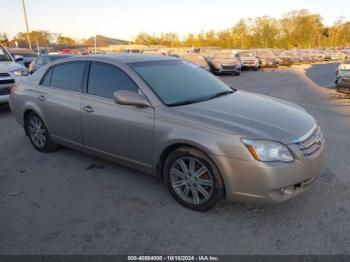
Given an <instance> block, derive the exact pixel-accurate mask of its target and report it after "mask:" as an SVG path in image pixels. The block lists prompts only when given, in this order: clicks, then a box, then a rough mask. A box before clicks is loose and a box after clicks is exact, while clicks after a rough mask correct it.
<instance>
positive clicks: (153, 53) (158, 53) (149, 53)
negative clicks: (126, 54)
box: [142, 50, 167, 56]
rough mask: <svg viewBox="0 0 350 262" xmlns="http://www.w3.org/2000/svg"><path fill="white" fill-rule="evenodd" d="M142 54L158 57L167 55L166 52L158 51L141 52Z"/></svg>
mask: <svg viewBox="0 0 350 262" xmlns="http://www.w3.org/2000/svg"><path fill="white" fill-rule="evenodd" d="M142 54H144V55H160V56H166V55H167V52H164V51H158V50H144V51H142Z"/></svg>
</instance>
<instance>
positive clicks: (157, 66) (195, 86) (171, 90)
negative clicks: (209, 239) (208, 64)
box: [130, 60, 233, 106]
mask: <svg viewBox="0 0 350 262" xmlns="http://www.w3.org/2000/svg"><path fill="white" fill-rule="evenodd" d="M130 66H131V67H132V68H133V69H134V70H135V71H136V73H137V74H138V75H139V76H140V77H141V78H142V79H143V80H144V81H145V82H146V83H147V84H148V85H149V86H150V88H152V90H153V91H154V92H155V93H156V95H157V96H158V97H159V98H160V99H161V100H162V102H163V103H164V104H166V105H167V106H176V105H184V104H191V103H196V102H200V101H205V100H209V99H212V98H215V97H218V96H220V95H226V94H230V93H233V90H232V89H231V88H230V87H228V86H227V85H225V84H224V83H223V82H221V81H220V80H219V79H217V78H216V77H214V76H213V75H211V74H210V73H208V72H207V71H205V70H203V69H201V68H200V67H199V66H197V65H194V64H192V63H189V62H186V61H182V60H175V61H173V60H170V61H154V62H142V63H132V64H130Z"/></svg>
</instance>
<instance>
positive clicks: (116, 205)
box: [0, 64, 350, 254]
mask: <svg viewBox="0 0 350 262" xmlns="http://www.w3.org/2000/svg"><path fill="white" fill-rule="evenodd" d="M335 68H336V64H319V65H312V66H293V67H291V68H280V69H277V70H276V69H266V70H261V71H258V72H243V73H242V75H241V76H240V77H231V76H225V77H222V79H223V80H224V81H225V82H227V83H229V84H230V85H232V86H233V87H236V88H238V89H242V90H248V91H253V92H258V93H262V94H266V95H270V96H274V97H278V98H282V99H285V100H288V101H291V102H294V103H296V104H299V105H301V106H303V107H305V108H306V109H307V110H308V111H309V112H310V113H311V114H313V115H314V116H315V117H316V118H317V119H318V120H319V122H320V124H321V125H322V127H323V129H324V133H325V137H326V141H327V157H326V164H325V166H324V169H323V172H322V174H321V176H320V178H319V180H318V182H317V183H316V184H315V186H314V187H312V189H311V190H310V191H308V192H307V193H305V194H303V195H301V196H300V197H298V198H296V199H293V200H291V201H289V202H287V203H284V204H281V205H277V206H267V207H255V206H251V205H242V204H230V203H226V204H225V205H223V206H220V207H218V208H216V209H215V210H212V211H210V212H207V213H197V212H193V211H191V210H188V209H185V208H183V207H181V206H180V205H178V204H177V203H176V202H175V201H174V200H173V199H172V198H171V196H170V195H169V194H168V192H167V191H166V189H165V188H164V187H163V186H162V185H160V184H159V183H158V182H157V181H156V179H154V178H153V177H149V176H146V175H143V174H140V173H138V172H135V171H131V170H129V169H126V168H123V167H121V166H117V165H114V164H111V163H107V162H104V161H103V160H99V159H96V158H93V157H90V156H88V155H85V154H82V153H78V152H75V151H72V150H69V149H60V150H58V151H56V152H54V153H51V154H41V153H39V152H37V151H35V150H34V149H33V148H32V146H31V145H30V143H29V141H28V139H27V138H26V137H25V135H24V132H23V130H22V129H21V128H20V127H19V126H18V125H17V123H16V122H15V121H14V119H13V118H12V117H11V114H10V111H9V109H8V108H7V107H5V106H1V107H0V254H145V253H146V254H198V253H201V254H349V253H350V249H349V246H350V223H349V217H350V201H349V195H350V178H349V175H350V174H349V171H350V161H349V155H348V152H349V149H348V146H349V144H350V143H349V128H350V118H349V116H350V100H346V99H342V96H340V95H337V94H335V91H334V90H332V89H331V88H330V87H331V86H332V81H333V80H334V70H335Z"/></svg>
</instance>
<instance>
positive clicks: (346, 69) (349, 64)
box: [335, 59, 350, 85]
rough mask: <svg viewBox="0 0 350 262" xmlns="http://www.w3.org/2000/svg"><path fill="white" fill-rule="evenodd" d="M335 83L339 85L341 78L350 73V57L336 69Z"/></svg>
mask: <svg viewBox="0 0 350 262" xmlns="http://www.w3.org/2000/svg"><path fill="white" fill-rule="evenodd" d="M335 73H336V74H335V83H336V84H337V85H338V84H339V82H340V81H339V80H340V79H341V78H342V77H344V76H345V75H347V74H349V73H350V59H349V60H345V61H344V62H342V63H341V64H340V65H339V66H338V67H337V69H336V70H335Z"/></svg>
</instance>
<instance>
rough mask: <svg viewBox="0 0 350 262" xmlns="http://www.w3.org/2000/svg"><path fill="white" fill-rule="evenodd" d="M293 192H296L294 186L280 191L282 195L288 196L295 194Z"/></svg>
mask: <svg viewBox="0 0 350 262" xmlns="http://www.w3.org/2000/svg"><path fill="white" fill-rule="evenodd" d="M293 191H294V187H293V186H289V187H282V188H281V189H280V194H281V195H286V194H288V195H290V194H292V193H293Z"/></svg>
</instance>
